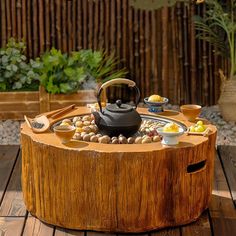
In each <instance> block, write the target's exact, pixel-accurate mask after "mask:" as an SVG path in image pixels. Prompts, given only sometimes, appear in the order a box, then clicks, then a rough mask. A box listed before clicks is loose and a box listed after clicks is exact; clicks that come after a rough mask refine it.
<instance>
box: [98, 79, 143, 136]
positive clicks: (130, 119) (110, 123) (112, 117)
mask: <svg viewBox="0 0 236 236" xmlns="http://www.w3.org/2000/svg"><path fill="white" fill-rule="evenodd" d="M113 84H127V85H128V86H129V87H134V89H135V90H136V101H135V106H131V105H129V104H123V103H122V101H121V100H117V101H116V103H115V104H109V105H107V106H106V107H105V108H104V109H102V106H101V98H100V96H101V93H102V90H103V89H104V90H105V89H106V88H107V87H109V86H111V85H113ZM97 100H98V105H99V108H100V111H99V112H98V111H94V112H93V115H94V118H95V124H96V125H97V126H98V128H99V130H100V131H101V133H102V134H107V135H109V136H110V137H112V136H118V135H120V134H123V135H124V136H126V137H130V136H132V135H133V134H134V133H136V132H137V131H138V129H139V127H140V125H141V121H142V120H141V117H140V115H139V113H138V112H137V111H136V108H137V105H138V102H139V100H140V91H139V89H138V87H137V86H136V84H135V82H134V81H132V80H128V79H122V78H119V79H113V80H110V81H108V82H106V83H104V84H103V85H102V86H101V87H100V89H99V91H98V95H97Z"/></svg>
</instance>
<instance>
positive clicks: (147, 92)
mask: <svg viewBox="0 0 236 236" xmlns="http://www.w3.org/2000/svg"><path fill="white" fill-rule="evenodd" d="M150 14H151V13H149V12H148V11H145V34H144V36H145V66H144V68H145V73H144V80H145V85H146V89H145V91H144V94H143V95H144V97H146V96H148V95H150V94H151V88H150V87H152V86H150V82H151V75H150V71H151V49H150V44H151V42H150V39H151V35H150V25H151V24H150V23H151V22H150Z"/></svg>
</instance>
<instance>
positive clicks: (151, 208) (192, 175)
mask: <svg viewBox="0 0 236 236" xmlns="http://www.w3.org/2000/svg"><path fill="white" fill-rule="evenodd" d="M138 111H139V113H140V114H149V115H150V113H149V112H148V111H147V109H144V108H140V109H138ZM89 112H90V111H89V109H87V108H85V107H79V108H77V109H76V110H75V111H73V112H71V113H70V114H68V115H65V116H64V117H63V118H65V117H69V116H70V117H72V116H77V115H84V114H87V113H89ZM163 115H164V116H165V117H167V118H171V119H176V120H178V121H181V122H183V123H185V124H186V126H189V125H191V123H190V122H188V121H187V120H186V119H185V118H184V116H183V115H182V113H178V112H172V111H166V112H164V113H163ZM153 116H155V115H153ZM61 119H62V118H61ZM208 126H209V127H210V129H211V131H212V132H211V133H210V134H209V136H208V137H203V136H197V135H186V134H184V135H182V136H181V137H180V139H179V140H180V143H179V144H178V145H177V146H174V147H163V146H162V145H161V143H160V142H158V143H149V144H132V145H128V144H100V143H91V142H84V141H71V142H70V143H68V144H67V145H63V144H61V143H60V141H59V139H58V138H57V137H56V136H55V134H54V133H53V132H52V131H51V130H49V131H48V132H46V133H41V134H35V133H33V132H32V130H31V129H30V128H28V126H27V125H26V124H25V123H24V124H22V127H21V142H22V189H23V196H24V201H25V204H26V207H27V209H28V211H29V212H30V213H31V214H32V215H34V216H36V217H38V218H39V219H40V220H42V221H44V222H47V223H49V224H53V225H57V226H61V227H64V228H71V229H80V230H96V231H109V232H144V231H150V230H154V229H160V228H163V227H168V226H177V225H183V224H187V223H189V222H192V221H195V220H196V219H197V218H198V217H199V216H200V215H201V213H202V212H203V211H204V210H205V209H206V208H207V207H208V204H209V201H210V198H211V191H212V180H213V169H214V168H213V167H214V157H215V141H216V128H215V126H213V125H210V124H209V125H208Z"/></svg>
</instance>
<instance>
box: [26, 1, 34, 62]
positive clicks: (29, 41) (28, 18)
mask: <svg viewBox="0 0 236 236" xmlns="http://www.w3.org/2000/svg"><path fill="white" fill-rule="evenodd" d="M31 11H32V8H31V1H29V0H27V15H26V21H27V40H26V41H27V54H28V56H29V57H30V58H32V57H33V42H32V41H33V40H32V38H33V35H32V27H31V26H32V18H31Z"/></svg>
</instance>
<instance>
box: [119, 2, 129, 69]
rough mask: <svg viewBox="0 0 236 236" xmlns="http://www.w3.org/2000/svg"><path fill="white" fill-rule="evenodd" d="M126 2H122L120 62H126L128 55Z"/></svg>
mask: <svg viewBox="0 0 236 236" xmlns="http://www.w3.org/2000/svg"><path fill="white" fill-rule="evenodd" d="M127 23H128V2H127V0H123V2H122V39H121V41H122V49H123V50H122V54H121V55H122V56H121V60H122V64H123V65H125V64H126V59H127V57H128V45H127V44H128V40H127V29H128V25H127Z"/></svg>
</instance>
